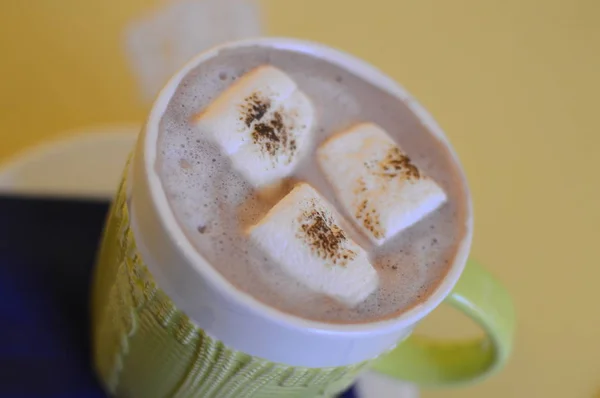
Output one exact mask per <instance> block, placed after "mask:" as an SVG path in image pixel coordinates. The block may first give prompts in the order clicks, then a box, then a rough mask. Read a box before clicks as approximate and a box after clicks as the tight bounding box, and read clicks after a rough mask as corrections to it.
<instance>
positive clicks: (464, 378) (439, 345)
mask: <svg viewBox="0 0 600 398" xmlns="http://www.w3.org/2000/svg"><path fill="white" fill-rule="evenodd" d="M445 302H447V303H449V304H450V305H452V306H453V307H455V308H457V309H458V310H460V311H461V312H463V313H464V314H466V315H467V316H468V317H470V318H472V319H473V320H474V321H475V322H477V323H478V324H479V325H480V326H481V327H482V328H483V329H484V331H485V333H486V336H484V337H482V338H475V339H472V340H466V341H443V340H442V341H440V340H437V339H435V338H427V337H424V336H415V335H413V336H410V337H409V338H408V339H407V340H405V341H404V342H402V343H400V344H399V345H398V347H396V348H395V349H393V350H392V351H391V352H390V353H388V354H386V355H384V356H382V357H381V358H380V359H378V360H377V361H375V364H374V366H373V369H374V370H376V371H378V372H381V373H383V374H386V375H388V376H392V377H395V378H398V379H401V380H405V381H408V382H413V383H416V384H418V385H423V386H447V385H457V384H464V383H467V382H473V381H476V380H479V379H482V378H484V377H486V376H489V375H490V374H492V373H494V372H495V371H497V370H499V369H500V368H502V367H503V366H504V364H505V363H506V361H507V359H508V357H509V355H510V352H511V349H512V343H513V335H514V330H515V311H514V306H513V302H512V300H511V298H510V296H509V295H508V292H507V291H506V289H505V288H504V287H503V286H501V285H500V283H499V282H498V281H497V280H496V279H494V277H493V276H492V275H491V274H490V273H489V272H488V271H486V270H485V269H483V268H482V267H481V266H479V265H478V264H477V263H475V262H473V261H472V260H469V261H468V262H467V265H466V267H465V270H464V271H463V273H462V275H461V277H460V279H459V281H458V283H457V284H456V286H455V287H454V289H453V290H452V292H451V293H450V295H449V296H448V297H447V298H446V300H445Z"/></svg>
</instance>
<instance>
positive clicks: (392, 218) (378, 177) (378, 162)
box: [317, 123, 446, 245]
mask: <svg viewBox="0 0 600 398" xmlns="http://www.w3.org/2000/svg"><path fill="white" fill-rule="evenodd" d="M317 157H318V161H319V165H320V167H321V169H322V171H323V173H324V174H325V176H326V178H327V180H328V181H329V183H330V184H331V185H332V186H333V188H334V191H335V194H336V196H337V199H338V200H339V202H340V203H341V204H342V205H343V206H344V208H345V210H346V211H347V212H348V214H349V215H350V216H351V217H352V218H353V219H354V221H355V222H356V224H357V225H358V226H359V227H360V228H361V229H362V231H363V232H364V233H365V234H366V235H367V236H368V237H369V238H370V239H371V240H372V241H373V242H374V243H376V244H378V245H381V244H383V243H384V242H385V241H386V240H387V239H389V238H390V237H392V236H394V235H395V234H397V233H398V232H400V231H401V230H403V229H405V228H407V227H409V226H411V225H413V224H415V223H416V222H418V221H420V220H421V219H422V218H424V217H425V216H426V215H427V214H429V213H431V212H432V211H434V210H436V209H437V208H438V207H439V206H441V205H442V204H443V203H444V202H445V201H446V194H445V192H444V191H443V190H442V188H440V187H439V186H438V185H437V184H436V183H435V181H433V180H432V179H431V178H429V177H427V176H426V175H424V173H423V172H422V171H421V170H419V168H418V167H417V166H415V165H414V164H413V163H411V161H410V159H409V158H408V156H407V155H406V154H405V153H404V152H403V151H402V149H401V148H400V147H399V146H398V145H396V143H394V141H393V140H392V139H391V138H390V137H389V136H388V135H387V134H386V132H385V131H384V130H383V129H382V128H381V127H379V126H377V125H375V124H373V123H361V124H358V125H356V126H354V127H352V128H350V129H349V130H347V131H344V132H341V133H338V134H336V135H335V136H333V137H332V138H330V139H329V140H327V141H326V142H325V143H324V144H322V145H321V147H320V148H319V149H318V150H317Z"/></svg>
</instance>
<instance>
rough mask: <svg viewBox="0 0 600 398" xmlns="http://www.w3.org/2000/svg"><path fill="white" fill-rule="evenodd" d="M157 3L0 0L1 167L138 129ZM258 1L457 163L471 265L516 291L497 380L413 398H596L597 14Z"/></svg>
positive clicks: (535, 8) (441, 317)
mask: <svg viewBox="0 0 600 398" xmlns="http://www.w3.org/2000/svg"><path fill="white" fill-rule="evenodd" d="M154 3H155V2H154V1H143V0H102V1H99V0H94V1H90V0H86V1H82V0H61V1H55V0H36V1H24V0H4V1H2V2H1V3H0V54H1V57H2V61H1V62H0V71H1V76H2V78H1V79H0V160H3V159H6V158H7V157H8V156H9V155H11V154H14V153H15V152H17V151H18V150H21V149H23V148H25V147H27V146H29V145H32V144H34V143H36V142H39V141H40V140H42V139H49V138H52V137H55V136H57V135H58V134H59V133H60V132H61V131H63V130H65V129H72V128H76V127H83V126H87V125H90V124H98V123H114V122H131V121H140V120H142V119H143V117H144V115H145V112H146V109H145V106H144V105H141V104H140V103H139V101H138V96H137V91H136V90H137V87H136V84H135V81H134V80H133V76H132V75H131V73H130V71H129V69H128V67H127V64H126V62H125V60H124V59H123V57H122V41H121V39H122V32H121V29H122V28H123V27H124V25H125V23H126V21H128V20H129V19H130V18H132V17H134V16H137V15H138V14H139V13H140V11H141V10H143V9H145V8H148V7H150V6H151V5H153V4H154ZM264 5H265V6H266V19H265V21H266V26H267V32H268V33H269V34H274V35H286V36H296V37H301V38H308V39H313V40H318V41H322V42H325V43H327V44H330V45H333V46H336V47H340V48H342V49H344V50H347V51H350V52H352V53H354V54H356V55H358V56H360V57H362V58H365V59H367V60H368V61H370V62H372V63H374V64H376V65H377V66H379V67H380V68H381V69H383V70H384V71H385V72H387V73H388V74H390V75H391V76H393V77H394V78H396V79H397V80H399V81H400V82H401V83H402V84H403V85H404V86H405V87H406V88H407V89H408V90H409V91H410V92H412V93H413V94H414V95H415V96H416V97H417V98H418V99H419V100H420V101H421V102H422V103H423V104H424V105H425V106H426V107H427V108H428V109H429V110H430V111H431V113H432V114H433V115H434V116H435V117H436V119H437V120H438V122H439V123H440V125H441V126H442V127H443V128H444V129H445V130H446V132H447V134H448V136H449V137H450V139H451V141H452V142H453V143H454V146H455V148H456V150H457V152H458V154H459V155H460V157H461V159H462V162H463V165H464V167H465V169H466V172H467V175H468V178H469V180H470V184H471V188H472V192H473V197H474V201H475V206H476V209H475V210H476V222H475V225H476V231H475V241H474V247H473V255H474V256H475V257H476V258H477V259H478V260H479V261H480V262H482V263H484V264H485V265H486V266H487V267H488V268H490V269H491V270H492V271H493V272H494V273H495V274H496V275H497V276H498V277H499V278H500V279H501V280H503V282H504V283H505V284H506V285H507V286H508V288H509V289H510V290H511V292H512V293H513V295H514V297H515V301H516V304H517V309H518V312H519V330H518V333H517V339H516V346H515V353H514V356H513V359H512V361H511V362H510V364H509V365H508V367H507V368H506V369H505V370H504V371H503V372H502V373H501V374H499V375H498V376H496V377H494V378H492V379H490V380H488V381H486V382H484V383H482V384H480V385H477V386H473V387H468V388H465V389H460V390H439V391H425V392H424V393H423V396H424V397H426V398H427V397H498V398H500V397H592V396H597V394H598V393H599V392H600V311H599V309H598V303H599V300H598V294H597V293H596V291H597V288H598V286H599V285H600V269H599V265H600V264H598V260H597V259H598V255H597V254H596V253H597V251H598V246H599V244H598V243H597V241H598V237H600V234H599V233H598V231H599V229H600V206H599V205H600V200H599V197H600V188H599V187H600V177H599V175H600V164H599V161H598V160H597V158H596V157H598V156H599V155H600V138H599V134H600V129H599V127H600V122H599V121H598V119H599V112H598V110H597V107H598V105H599V104H600V102H599V101H598V96H599V93H600V78H599V77H598V74H599V72H600V24H599V23H598V20H599V18H600V2H599V1H597V0H537V1H536V0H528V1H524V0H521V1H517V0H509V1H492V0H472V1H465V0H454V1H445V0H443V1H442V0H440V1H430V0H426V1H425V0H421V1H412V0H402V1H394V0H389V1H384V0H369V1H364V0H362V1H349V0H346V1H341V0H340V1H333V0H331V1H327V0H319V1H317V0H298V1H285V0H268V1H265V2H264ZM451 315H452V316H451ZM426 323H427V325H426V326H425V329H427V330H426V331H428V332H433V333H436V334H438V335H443V334H445V333H450V334H454V335H456V334H459V335H460V334H461V333H464V330H465V328H464V325H465V323H463V320H462V319H459V318H456V317H454V314H450V315H447V314H445V313H443V311H442V313H440V314H436V315H434V316H433V317H432V319H431V320H429V321H428V322H426Z"/></svg>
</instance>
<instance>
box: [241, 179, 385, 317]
mask: <svg viewBox="0 0 600 398" xmlns="http://www.w3.org/2000/svg"><path fill="white" fill-rule="evenodd" d="M340 219H341V218H340V216H339V215H338V214H337V213H336V212H335V210H334V209H333V206H332V205H331V204H330V203H328V202H327V201H326V200H325V199H324V198H323V197H321V195H319V193H317V191H315V189H313V188H312V187H311V186H310V185H308V184H306V183H300V184H297V185H296V186H295V187H294V189H292V191H291V192H290V193H289V194H288V195H287V196H285V197H284V198H283V199H282V200H281V201H279V203H277V204H276V205H275V206H274V207H273V208H272V209H271V210H270V211H269V212H268V213H267V215H266V216H265V217H264V218H263V219H262V220H261V221H260V222H259V223H258V224H257V225H255V226H253V227H252V228H251V229H250V232H249V234H250V237H251V239H252V241H253V242H255V243H256V244H257V245H258V246H259V247H260V248H261V249H262V250H263V251H264V252H266V253H267V254H268V255H269V256H270V257H271V258H272V259H273V260H275V261H276V262H277V263H279V265H280V266H281V267H282V268H283V270H284V271H285V272H286V273H287V274H288V275H290V276H291V277H292V278H294V279H295V280H297V281H298V282H299V283H301V284H302V285H304V286H306V287H307V288H308V289H310V290H312V291H314V292H318V293H322V294H325V295H328V296H330V297H332V298H334V299H337V300H339V301H341V302H342V303H345V304H346V305H348V306H355V305H356V304H358V303H360V302H361V301H363V300H364V299H365V298H367V296H368V295H370V294H371V293H372V292H373V291H375V289H376V288H377V286H378V283H379V279H378V276H377V271H376V270H375V269H374V268H373V267H372V266H371V264H370V263H369V259H368V257H367V253H366V252H365V251H364V249H363V248H361V247H360V246H359V245H358V244H356V243H355V242H354V241H353V240H352V239H351V238H350V237H349V236H348V234H347V233H346V232H345V231H344V230H343V229H342V227H341V225H340Z"/></svg>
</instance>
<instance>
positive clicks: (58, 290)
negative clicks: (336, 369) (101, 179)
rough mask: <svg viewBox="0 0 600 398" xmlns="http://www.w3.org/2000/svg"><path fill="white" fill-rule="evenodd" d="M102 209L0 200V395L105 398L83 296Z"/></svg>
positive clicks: (87, 204) (84, 204)
mask: <svg viewBox="0 0 600 398" xmlns="http://www.w3.org/2000/svg"><path fill="white" fill-rule="evenodd" d="M107 211H108V203H104V202H91V201H75V200H62V199H60V200H59V199H33V198H17V197H0V397H3V398H4V397H11V398H21V397H23V398H24V397H45V398H75V397H82V398H84V397H85V398H87V397H89V398H95V397H105V394H104V393H103V392H102V390H101V389H100V385H99V384H98V382H97V380H96V379H95V376H94V373H93V371H92V368H91V359H90V341H89V336H90V335H89V291H90V282H91V275H92V272H91V271H92V265H93V263H94V258H95V253H96V249H97V246H98V241H99V239H100V234H101V231H102V225H103V223H104V218H105V215H106V213H107ZM342 397H344V398H353V397H355V395H354V393H353V391H348V392H346V393H345V394H343V395H342ZM133 398H144V397H133Z"/></svg>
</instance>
